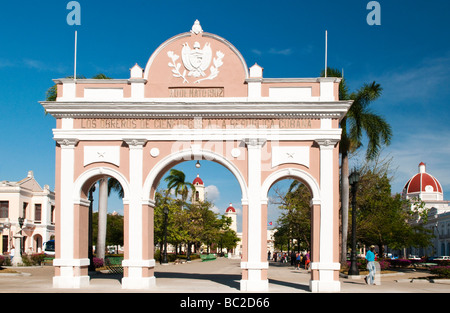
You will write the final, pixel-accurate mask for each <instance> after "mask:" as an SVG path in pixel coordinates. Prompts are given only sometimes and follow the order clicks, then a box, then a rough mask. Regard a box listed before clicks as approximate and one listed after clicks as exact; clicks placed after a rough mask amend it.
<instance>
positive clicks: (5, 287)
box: [0, 258, 450, 296]
mask: <svg viewBox="0 0 450 313" xmlns="http://www.w3.org/2000/svg"><path fill="white" fill-rule="evenodd" d="M15 269H16V270H17V271H19V272H21V273H22V275H8V274H0V293H156V294H157V293H225V294H234V295H235V296H239V295H245V294H246V293H245V292H241V291H240V290H239V281H240V279H241V269H240V260H238V259H226V258H218V259H217V260H214V261H208V262H201V261H200V260H195V261H192V262H190V263H184V264H176V265H175V264H173V263H172V264H168V265H160V264H157V265H156V268H155V276H156V285H157V286H156V288H155V289H152V290H124V289H122V288H121V284H120V281H121V278H122V277H121V275H113V274H101V273H96V274H93V275H91V281H90V286H89V287H88V288H81V289H55V288H53V286H52V277H53V275H54V269H53V267H51V266H43V267H30V268H27V267H21V268H15ZM428 275H429V274H428V273H426V272H421V271H405V272H399V273H397V274H385V275H382V277H381V284H380V285H372V286H369V285H366V284H365V283H364V280H363V279H350V278H346V277H341V278H340V281H341V293H430V294H436V293H449V292H450V281H449V280H441V281H439V280H435V281H434V282H430V281H428V280H425V279H420V278H421V277H422V278H423V277H426V276H428ZM309 279H310V273H309V271H307V270H305V269H300V270H296V269H294V268H293V267H292V266H290V265H288V264H281V263H273V262H271V263H270V267H269V292H268V293H274V294H275V293H276V294H293V293H309V294H311V292H310V291H309ZM264 293H267V292H264Z"/></svg>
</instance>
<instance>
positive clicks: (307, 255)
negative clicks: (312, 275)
mask: <svg viewBox="0 0 450 313" xmlns="http://www.w3.org/2000/svg"><path fill="white" fill-rule="evenodd" d="M310 262H311V259H310V256H309V251H308V252H307V253H306V255H305V270H308V269H309V263H310Z"/></svg>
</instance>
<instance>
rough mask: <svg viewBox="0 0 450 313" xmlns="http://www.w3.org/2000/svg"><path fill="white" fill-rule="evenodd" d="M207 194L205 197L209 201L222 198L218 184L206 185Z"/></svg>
mask: <svg viewBox="0 0 450 313" xmlns="http://www.w3.org/2000/svg"><path fill="white" fill-rule="evenodd" d="M205 194H206V195H205V198H206V199H207V200H208V201H211V202H214V201H217V200H219V198H220V192H219V189H218V188H217V187H216V186H214V185H209V186H206V187H205Z"/></svg>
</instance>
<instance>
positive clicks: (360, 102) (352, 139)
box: [322, 68, 392, 264]
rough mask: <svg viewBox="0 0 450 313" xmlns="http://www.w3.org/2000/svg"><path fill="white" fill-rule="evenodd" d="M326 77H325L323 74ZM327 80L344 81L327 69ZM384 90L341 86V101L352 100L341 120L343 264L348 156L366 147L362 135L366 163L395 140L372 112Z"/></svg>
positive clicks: (370, 86) (371, 85)
mask: <svg viewBox="0 0 450 313" xmlns="http://www.w3.org/2000/svg"><path fill="white" fill-rule="evenodd" d="M322 76H323V73H322ZM327 76H328V77H342V73H341V72H340V71H339V70H337V69H332V68H327ZM381 92H382V88H381V86H380V84H378V83H376V82H375V81H374V82H372V83H365V84H363V86H362V87H360V88H359V89H358V90H356V91H355V92H352V93H349V89H348V87H347V84H346V81H345V79H344V78H343V79H342V81H341V84H340V86H339V100H352V101H353V104H352V106H351V107H350V109H349V111H348V112H347V115H346V116H345V117H344V118H343V119H342V120H341V123H340V126H341V128H342V137H341V141H340V143H339V150H340V151H339V152H340V154H341V162H342V164H341V214H342V249H341V263H342V264H345V263H346V261H347V236H348V221H349V219H348V218H349V191H350V187H349V182H348V176H349V154H351V153H353V152H355V151H356V150H358V149H360V148H361V147H362V146H363V139H364V138H363V137H364V136H363V135H364V134H365V137H366V139H367V149H366V159H369V160H370V159H372V158H374V157H375V156H376V155H377V153H378V152H379V151H380V148H381V147H382V146H383V145H389V144H390V142H391V138H392V129H391V126H390V125H389V124H388V123H387V122H386V120H385V119H384V118H383V117H382V116H380V115H377V114H376V113H374V112H373V111H372V109H371V108H370V104H371V103H373V102H374V101H375V100H377V99H378V98H379V97H380V96H381Z"/></svg>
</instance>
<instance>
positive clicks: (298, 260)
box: [295, 252, 302, 270]
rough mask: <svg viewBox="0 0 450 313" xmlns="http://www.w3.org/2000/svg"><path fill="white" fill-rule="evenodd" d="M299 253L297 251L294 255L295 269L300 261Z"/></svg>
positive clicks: (298, 267)
mask: <svg viewBox="0 0 450 313" xmlns="http://www.w3.org/2000/svg"><path fill="white" fill-rule="evenodd" d="M301 256H302V255H301V254H300V253H299V252H297V255H296V257H295V268H296V269H298V270H299V269H300V261H301Z"/></svg>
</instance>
